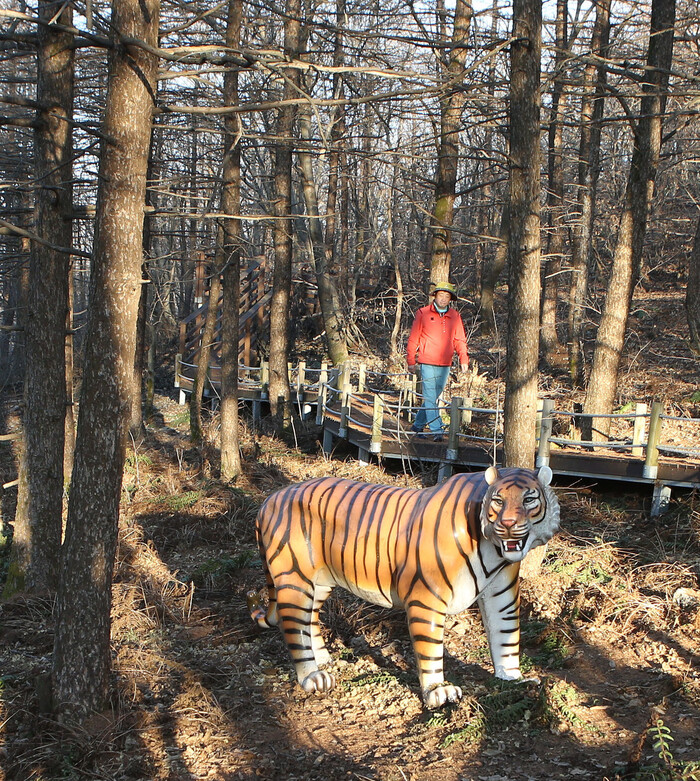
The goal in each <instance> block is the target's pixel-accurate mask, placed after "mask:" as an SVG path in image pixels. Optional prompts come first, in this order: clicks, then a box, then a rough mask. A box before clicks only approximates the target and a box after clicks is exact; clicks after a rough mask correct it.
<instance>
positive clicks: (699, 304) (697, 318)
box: [685, 218, 700, 355]
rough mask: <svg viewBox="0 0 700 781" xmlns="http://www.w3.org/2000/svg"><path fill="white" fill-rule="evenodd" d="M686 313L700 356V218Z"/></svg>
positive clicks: (692, 344)
mask: <svg viewBox="0 0 700 781" xmlns="http://www.w3.org/2000/svg"><path fill="white" fill-rule="evenodd" d="M685 311H686V316H687V319H688V331H689V333H690V345H691V347H692V349H693V352H694V353H695V354H696V355H700V218H699V219H698V222H697V227H696V229H695V239H694V241H693V251H692V252H691V253H690V257H689V258H688V286H687V288H686V291H685Z"/></svg>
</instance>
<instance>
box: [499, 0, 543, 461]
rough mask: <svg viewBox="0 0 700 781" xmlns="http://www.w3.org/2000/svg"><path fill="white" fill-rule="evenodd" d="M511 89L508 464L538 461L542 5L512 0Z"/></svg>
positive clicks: (506, 448) (505, 420)
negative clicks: (536, 425)
mask: <svg viewBox="0 0 700 781" xmlns="http://www.w3.org/2000/svg"><path fill="white" fill-rule="evenodd" d="M513 37H514V39H515V40H514V42H513V44H512V45H511V87H510V160H511V163H510V223H509V226H510V230H509V237H508V252H509V291H508V304H509V313H508V342H507V366H506V395H505V404H504V427H505V435H504V455H505V465H506V466H519V467H529V468H532V467H533V466H534V459H535V417H536V414H537V363H538V361H537V359H538V350H539V325H540V149H539V138H540V51H541V40H542V4H541V3H540V2H539V0H516V2H515V3H514V5H513Z"/></svg>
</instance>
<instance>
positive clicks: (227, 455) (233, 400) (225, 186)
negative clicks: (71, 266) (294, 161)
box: [217, 0, 242, 480]
mask: <svg viewBox="0 0 700 781" xmlns="http://www.w3.org/2000/svg"><path fill="white" fill-rule="evenodd" d="M241 16H242V3H241V0H229V4H228V18H227V22H226V45H227V46H228V47H229V48H230V49H237V48H238V47H239V46H240V42H241ZM224 105H227V106H236V105H238V70H237V69H234V68H231V69H230V70H229V71H227V73H226V74H225V76H224ZM224 130H225V132H224V163H223V169H222V180H223V181H222V190H221V211H222V213H223V214H225V215H227V219H225V220H224V221H223V222H222V224H221V225H220V228H219V234H218V235H219V240H218V242H217V252H218V251H219V248H221V255H222V258H221V263H220V264H217V265H221V267H222V282H223V285H222V286H223V302H222V310H221V476H222V477H223V478H224V479H226V480H235V478H236V477H238V475H239V474H240V472H241V453H240V447H239V439H238V318H239V294H240V278H241V274H240V271H241V221H240V219H239V217H238V215H239V214H240V211H241V147H240V119H239V118H238V117H235V116H231V115H229V116H227V117H226V118H225V119H224ZM234 215H236V216H235V217H234Z"/></svg>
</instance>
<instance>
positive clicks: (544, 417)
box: [535, 399, 554, 467]
mask: <svg viewBox="0 0 700 781" xmlns="http://www.w3.org/2000/svg"><path fill="white" fill-rule="evenodd" d="M553 411H554V401H553V400H552V399H542V413H541V416H540V426H539V428H540V433H539V440H538V443H537V458H536V460H535V464H536V466H538V467H539V466H549V449H550V446H551V445H550V441H549V439H550V437H551V436H552V425H553V424H554V416H553V415H552V413H553Z"/></svg>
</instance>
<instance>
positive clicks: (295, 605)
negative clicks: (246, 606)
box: [277, 579, 335, 692]
mask: <svg viewBox="0 0 700 781" xmlns="http://www.w3.org/2000/svg"><path fill="white" fill-rule="evenodd" d="M315 592H318V593H315ZM329 593H330V589H315V588H314V585H313V584H312V583H309V582H308V581H302V580H301V579H300V580H299V582H289V581H286V582H285V583H281V584H280V583H278V584H277V612H278V615H279V626H280V629H281V631H282V636H283V638H284V642H285V643H286V645H287V648H288V649H289V653H290V655H291V657H292V661H293V663H294V669H295V671H296V675H297V681H298V682H299V685H300V686H301V688H302V689H304V691H307V692H314V691H320V692H328V691H330V690H331V689H332V688H333V687H334V686H335V678H334V677H333V676H332V675H330V674H329V673H327V672H325V671H323V670H319V668H318V665H319V663H320V664H324V663H325V662H327V661H328V660H329V659H330V656H329V654H328V652H327V651H326V648H325V645H324V643H323V639H322V637H321V634H320V630H319V627H318V611H319V609H320V606H321V604H322V603H323V600H324V599H325V598H326V597H327V596H328V594H329ZM317 658H318V662H317Z"/></svg>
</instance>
